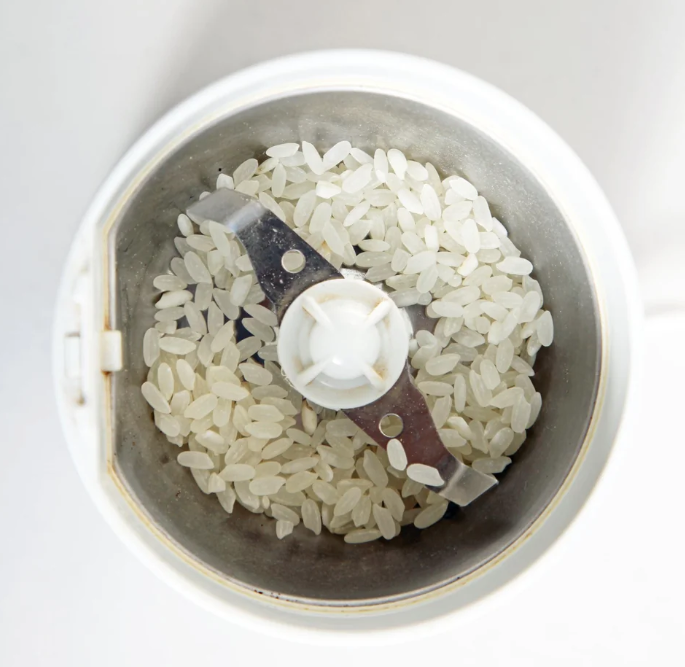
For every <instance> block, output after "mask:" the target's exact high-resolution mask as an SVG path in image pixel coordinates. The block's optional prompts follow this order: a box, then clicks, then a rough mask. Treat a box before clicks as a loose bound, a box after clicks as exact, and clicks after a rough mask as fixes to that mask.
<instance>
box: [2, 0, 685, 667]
mask: <svg viewBox="0 0 685 667" xmlns="http://www.w3.org/2000/svg"><path fill="white" fill-rule="evenodd" d="M684 22H685V3H682V2H679V1H678V0H672V1H670V2H669V1H667V0H652V1H651V2H650V1H648V0H644V1H634V2H629V1H627V0H625V1H621V0H575V1H573V2H570V1H566V0H564V1H558V0H555V1H551V0H517V1H516V2H512V1H507V0H501V1H496V0H479V1H478V2H470V3H466V2H462V1H461V0H444V1H442V2H441V1H439V0H421V2H415V1H411V2H410V1H406V0H384V1H375V2H374V1H371V0H367V1H362V0H359V1H357V0H348V1H347V2H344V3H332V2H322V1H320V0H319V1H318V2H315V1H310V0H305V1H302V0H298V1H297V2H289V3H286V2H277V1H276V0H247V1H245V0H99V1H98V2H89V1H88V0H61V1H60V2H51V1H50V0H33V1H29V0H26V1H24V2H19V1H18V0H14V1H11V0H2V1H1V2H0V84H1V87H0V202H2V214H1V215H2V232H3V237H2V238H3V244H2V250H3V252H2V256H1V260H0V284H1V285H2V295H1V296H0V298H1V299H2V303H3V306H4V315H3V320H2V325H3V326H2V328H0V339H1V343H0V344H1V345H2V350H3V352H4V357H3V359H4V364H3V368H2V371H1V375H0V399H1V400H0V415H1V416H2V423H3V425H4V426H5V428H4V433H3V438H2V443H1V444H0V447H1V448H2V450H1V451H2V466H0V536H1V537H0V665H3V667H5V666H7V667H15V666H19V665H21V666H24V665H27V666H29V665H30V666H33V665H44V664H51V665H59V666H61V665H69V666H70V667H80V666H81V665H84V666H91V665H98V666H99V665H103V666H109V665H127V666H136V665H162V664H163V665H165V666H166V667H173V666H175V665H184V666H185V665H202V667H210V666H212V665H227V664H229V665H232V664H236V665H237V664H247V662H248V660H250V663H249V664H251V665H255V667H261V665H262V664H267V662H268V664H272V662H273V661H275V660H276V657H277V655H278V656H279V658H278V659H279V663H280V664H281V665H284V666H286V667H287V666H289V665H294V664H296V663H297V664H304V665H314V664H316V665H320V664H321V660H322V658H323V657H324V656H323V655H322V651H321V649H318V648H314V647H302V646H298V645H295V644H292V645H290V644H287V643H276V642H274V641H271V640H269V639H266V638H264V637H262V636H260V635H257V634H253V633H250V632H247V631H244V630H241V629H240V628H237V627H234V626H230V625H228V624H226V623H225V622H223V621H221V620H219V619H217V618H214V617H213V616H211V615H209V614H207V613H205V612H204V611H202V610H200V609H198V608H195V607H193V606H192V605H190V604H189V603H188V602H186V600H185V599H183V598H181V597H180V596H179V595H177V594H176V593H175V592H173V591H172V590H170V589H168V588H167V587H166V586H165V585H163V584H162V583H160V582H159V581H157V580H156V579H155V577H154V576H153V575H152V574H151V573H149V572H148V571H147V570H146V569H144V567H143V566H142V565H141V564H140V563H139V562H138V561H136V560H135V559H134V558H133V556H131V555H130V554H129V553H128V552H127V551H126V550H125V548H124V547H123V546H122V545H121V544H120V543H119V541H118V540H117V538H116V537H115V536H114V535H113V533H112V532H111V531H110V529H109V528H108V527H107V526H106V525H105V524H104V522H103V521H102V520H101V518H100V517H99V515H98V514H97V512H96V510H95V508H94V506H93V505H92V503H91V501H90V500H89V498H88V496H87V495H86V493H85V491H84V489H83V487H82V486H81V483H80V481H79V479H78V477H77V475H76V472H75V470H74V468H73V466H72V464H71V461H70V459H69V456H68V453H67V450H66V445H65V443H64V439H63V437H62V435H61V432H60V428H59V424H58V421H57V415H56V411H55V406H54V402H53V396H52V385H51V378H50V370H49V369H50V348H49V339H50V327H51V320H52V308H53V302H54V297H55V294H56V288H57V281H58V277H59V273H60V270H61V266H62V264H63V261H64V259H65V256H66V253H67V249H68V246H69V244H70V242H71V238H72V236H73V234H74V232H75V230H76V228H77V225H78V221H79V218H80V216H81V215H82V214H83V212H84V210H85V207H86V206H87V204H88V202H89V201H90V199H91V198H92V196H93V194H94V192H95V190H96V188H97V186H98V185H99V183H100V182H101V181H102V180H103V178H104V177H105V176H106V174H107V172H108V171H109V170H110V169H111V167H112V166H113V164H114V163H115V161H116V160H117V159H118V158H119V157H120V156H121V155H122V153H123V152H124V151H125V150H126V149H127V148H128V146H129V145H130V144H131V143H132V142H133V141H134V140H135V138H136V137H137V136H138V135H139V134H140V133H141V132H142V131H143V130H144V129H145V128H146V127H147V126H149V125H150V124H151V123H152V122H153V121H154V120H155V119H156V118H157V117H158V116H159V115H160V114H161V113H163V112H164V111H166V110H167V109H169V108H170V107H171V106H172V105H174V104H175V103H176V102H178V101H180V100H181V99H182V98H184V97H185V96H187V95H188V94H189V93H191V92H194V91H195V90H197V89H198V88H200V87H201V86H203V85H205V84H207V83H209V82H211V81H213V80H215V79H216V78H218V77H220V76H222V75H225V74H228V73H230V72H233V71H235V70H237V69H239V68H241V67H244V66H246V65H249V64H252V63H254V62H257V61H259V60H263V59H265V58H267V57H272V56H277V55H280V54H284V53H289V52H295V51H299V50H305V49H313V48H323V47H331V46H338V47H342V46H350V47H354V46H359V47H379V48H386V49H394V50H402V51H408V52H411V53H416V54H419V55H424V56H428V57H432V58H435V59H437V60H441V61H444V62H447V63H449V64H452V65H454V66H457V67H460V68H462V69H464V70H466V71H469V72H471V73H473V74H476V75H477V76H480V77H482V78H484V79H486V80H487V81H489V82H491V83H494V84H495V85H497V86H499V87H501V88H502V89H504V90H505V91H506V92H508V93H510V94H512V95H514V96H515V97H517V98H518V99H519V100H521V101H522V102H523V103H525V104H526V105H528V106H529V107H530V108H532V110H533V111H535V112H536V113H538V114H539V115H540V116H541V117H542V118H543V119H544V120H546V121H547V122H548V123H549V124H550V125H551V126H552V127H553V128H554V129H556V130H557V132H559V133H560V134H561V136H562V137H564V138H565V139H566V140H567V141H568V143H570V145H571V146H572V147H573V148H574V149H575V150H576V151H577V152H578V153H579V154H580V156H581V158H582V159H583V160H585V162H586V163H587V164H588V166H589V167H590V169H591V170H592V171H593V172H594V174H595V176H596V177H597V178H598V180H599V182H600V184H601V185H602V187H603V188H604V189H605V191H606V193H607V195H608V196H609V198H610V200H611V201H612V204H613V205H614V207H615V209H616V212H617V214H618V216H619V218H620V219H621V221H622V223H623V225H624V228H625V232H626V235H627V236H628V239H629V242H630V244H631V246H632V248H633V251H634V253H635V257H636V262H637V264H638V267H639V268H640V270H641V271H642V272H643V275H644V284H645V285H647V286H648V287H649V289H650V290H651V289H652V287H653V286H656V287H657V288H658V289H659V291H660V295H656V294H651V293H650V294H649V300H650V303H651V304H653V305H651V306H650V310H651V311H656V310H659V309H661V308H662V307H663V306H667V305H668V303H669V302H670V301H672V300H673V299H674V298H675V295H676V292H677V286H676V284H675V283H673V282H672V283H670V286H669V284H668V283H665V282H664V279H666V278H668V275H669V270H668V268H664V267H666V266H667V265H666V264H665V263H664V262H663V261H661V260H659V259H658V258H659V257H661V256H662V255H660V253H662V252H663V250H662V249H661V248H662V247H663V246H666V247H667V248H668V249H669V252H671V253H673V254H675V253H676V252H677V251H678V249H680V250H681V251H682V249H683V248H685V201H684V199H683V197H682V189H683V180H684V177H685V42H684V41H683V40H682V31H683V25H684ZM650 267H651V268H650ZM655 269H658V271H656V270H655ZM680 285H681V286H682V283H680ZM681 296H682V292H681ZM683 334H685V330H684V329H681V332H680V336H681V337H682V335H683ZM657 335H658V331H657V329H656V328H655V326H654V325H652V326H651V327H650V329H649V331H648V340H647V343H648V344H649V343H650V341H651V342H652V343H654V344H655V345H656V339H657ZM661 348H662V349H659V347H655V348H652V349H653V350H656V351H655V352H653V354H654V356H653V357H651V363H652V364H654V365H655V366H657V368H656V370H652V371H651V372H650V374H649V375H648V376H647V377H646V382H655V383H657V384H656V385H655V387H656V388H654V389H651V390H650V391H646V392H645V394H644V398H643V401H642V404H641V406H640V410H641V412H642V414H643V418H642V419H640V420H639V427H638V428H637V429H636V431H635V432H634V433H632V434H630V435H631V437H630V438H628V439H626V440H625V442H624V445H623V446H622V447H621V448H620V449H619V450H618V451H616V453H615V455H614V458H613V460H612V462H611V465H610V466H609V469H608V472H607V474H606V475H605V477H604V479H603V481H602V483H601V485H600V487H599V489H598V491H597V493H596V494H595V495H594V496H593V499H592V501H591V503H590V505H589V506H588V507H587V508H586V511H585V512H584V514H583V515H582V517H581V520H580V521H579V522H577V523H576V524H575V525H574V526H573V528H572V530H571V531H570V532H569V533H568V534H567V536H566V537H565V539H564V540H562V542H561V543H560V544H559V545H558V546H557V547H556V548H555V550H554V551H553V552H552V554H551V555H550V556H549V557H548V558H546V559H545V560H544V562H543V563H541V565H540V566H539V567H538V568H537V571H536V572H534V574H533V576H532V577H530V578H529V579H530V580H529V585H528V586H526V587H525V588H524V589H523V590H521V591H517V593H516V595H510V596H506V599H503V601H502V604H501V605H500V606H499V607H498V608H497V609H496V610H495V611H491V612H489V614H488V615H487V616H486V617H481V618H479V619H478V620H477V621H474V622H471V623H470V624H468V625H466V624H461V625H457V624H455V627H454V631H453V632H452V633H450V634H449V635H443V636H440V637H438V638H436V639H435V640H433V642H432V643H431V644H430V645H429V644H428V642H426V641H423V642H411V641H410V642H409V643H408V644H406V645H404V646H402V647H392V648H387V649H367V650H365V651H364V653H363V654H362V653H360V652H359V651H358V650H355V649H352V648H349V647H348V648H344V647H343V648H341V649H338V650H335V651H332V652H331V653H330V654H326V655H325V659H326V662H327V663H328V664H331V665H337V664H342V663H343V662H344V661H345V662H347V661H350V660H354V662H355V664H359V665H365V664H367V663H368V664H370V662H371V661H372V660H373V661H374V662H376V661H380V660H382V661H384V662H386V661H389V660H391V661H394V662H395V663H397V664H400V665H402V664H410V661H414V660H420V659H424V660H425V659H426V658H425V656H427V655H432V656H434V657H433V658H429V660H431V661H434V660H435V656H438V655H443V656H444V657H445V658H447V659H448V660H449V661H450V663H453V664H460V665H475V664H478V665H499V664H505V663H506V664H515V665H518V664H521V665H527V666H534V665H544V666H545V667H548V666H549V665H554V666H555V667H558V666H561V665H642V664H652V665H660V666H663V665H676V664H683V663H684V662H685V647H684V646H683V643H682V635H683V631H684V630H685V615H684V613H683V611H682V599H683V595H684V594H685V577H684V575H683V567H682V542H683V538H682V532H683V509H685V503H684V502H683V499H682V495H681V492H680V489H681V487H682V484H681V483H679V482H678V481H677V479H678V477H677V476H678V475H681V474H682V471H683V469H684V466H683V459H684V454H683V446H684V445H685V442H683V440H684V439H685V438H684V436H683V431H682V429H677V428H672V421H671V420H668V419H667V418H666V417H665V416H667V415H669V414H679V413H680V412H681V411H682V407H681V403H680V402H681V398H682V395H683V389H682V386H681V385H679V384H678V383H677V382H676V381H674V380H673V378H676V379H677V378H678V376H679V375H680V376H681V377H682V374H683V373H684V372H685V359H684V358H683V357H682V355H681V357H680V360H679V361H678V362H673V361H672V359H671V357H670V355H669V352H668V350H667V349H666V348H664V346H661ZM678 364H680V365H679V366H678ZM657 410H658V412H657ZM657 456H658V457H659V462H658V464H657V463H656V460H657V459H656V457H657ZM652 461H654V463H652ZM253 651H255V652H257V653H258V655H260V656H261V658H260V659H253V658H251V657H250V656H251V654H252V652H253ZM277 652H278V654H277ZM421 656H424V657H423V658H421Z"/></svg>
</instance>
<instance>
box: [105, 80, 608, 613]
mask: <svg viewBox="0 0 685 667" xmlns="http://www.w3.org/2000/svg"><path fill="white" fill-rule="evenodd" d="M342 139H349V140H350V141H351V142H352V143H353V145H356V146H358V147H361V148H363V149H366V150H367V151H371V152H373V150H374V149H375V148H377V147H381V148H385V149H388V148H391V147H396V148H400V149H402V150H403V151H405V152H406V154H407V155H408V156H411V157H412V158H413V159H415V160H419V161H426V160H430V161H431V162H432V163H433V164H434V165H435V166H436V167H437V168H438V169H439V170H441V172H442V173H443V174H445V175H447V174H453V173H456V174H461V175H464V176H465V177H466V178H468V179H469V180H470V181H471V182H473V183H474V184H475V186H476V187H477V188H478V190H479V191H480V192H481V193H482V194H483V195H484V196H485V197H486V198H487V199H488V201H489V202H490V204H491V207H492V210H493V212H494V214H495V215H496V216H497V217H498V218H499V219H500V220H502V221H503V222H504V224H505V225H506V226H507V228H508V229H509V231H510V235H511V238H512V239H513V241H514V242H515V243H516V245H517V246H518V247H519V248H520V249H521V250H522V252H523V253H524V255H525V256H526V257H529V258H530V259H531V261H532V262H533V264H534V266H535V276H536V277H537V279H538V280H539V281H540V283H541V285H542V287H543V290H544V294H545V306H546V307H548V308H549V309H550V310H551V311H552V313H553V315H554V318H555V328H556V339H555V342H554V345H553V346H552V347H551V348H549V349H545V350H542V351H541V352H540V354H539V358H538V363H537V366H536V375H535V384H536V386H537V387H538V388H539V391H540V392H541V393H542V395H543V397H544V404H543V409H542V413H541V416H540V419H539V421H538V422H537V423H536V425H535V427H534V428H533V429H532V430H531V431H530V434H529V437H528V440H527V441H526V443H525V445H524V446H523V447H522V449H521V450H520V451H519V453H518V454H517V455H516V456H515V458H514V463H513V465H511V466H510V468H509V469H508V470H507V471H506V472H505V473H504V474H503V475H501V476H500V485H499V487H497V488H495V489H494V490H492V491H490V492H489V493H487V494H485V495H484V496H482V497H481V498H479V499H478V500H477V501H476V502H474V503H473V504H472V505H470V506H469V507H466V508H463V509H456V508H455V510H454V511H453V512H450V513H449V515H448V516H449V518H447V519H445V520H443V521H441V522H440V523H439V524H438V525H436V526H434V527H432V528H430V529H429V530H425V531H419V530H416V529H414V528H413V527H409V528H405V529H403V531H402V533H401V535H400V537H399V538H398V539H395V540H392V541H391V542H382V541H379V542H373V543H369V544H364V545H347V544H345V543H344V542H343V540H342V539H341V538H340V537H339V536H334V535H331V534H329V533H327V532H325V531H324V533H323V534H322V535H321V536H318V537H317V536H314V535H313V534H312V533H310V532H309V531H306V530H305V529H304V528H303V527H302V526H300V527H298V528H296V530H295V532H294V535H293V536H292V537H291V538H289V539H286V540H283V541H280V540H277V539H275V536H274V526H273V522H272V521H271V520H270V519H269V518H267V517H265V516H261V515H255V514H252V513H250V512H248V511H246V510H244V509H243V508H242V507H239V508H238V509H236V511H235V512H234V514H233V515H232V516H229V515H227V514H226V513H225V512H224V510H223V509H222V508H221V506H220V505H219V503H218V502H217V501H216V498H214V497H213V496H207V495H205V494H203V493H202V492H201V491H200V489H199V488H198V486H197V484H196V483H195V481H194V480H193V478H192V476H191V475H190V472H189V470H187V469H185V468H182V467H181V466H179V465H178V464H177V463H176V456H177V454H178V448H177V447H175V446H174V445H171V444H169V443H168V442H167V441H166V438H165V437H164V436H163V435H162V434H161V433H160V432H158V431H157V430H156V428H155V426H154V424H153V421H152V418H151V414H150V409H149V406H148V405H147V404H146V402H145V401H144V399H143V397H142V396H141V393H140V385H141V383H142V382H143V381H144V379H145V377H146V373H147V369H146V367H145V365H144V363H143V357H142V339H143V334H144V332H145V330H146V329H147V328H149V326H150V324H151V322H153V316H154V313H155V307H154V301H155V300H156V297H157V294H158V293H157V292H156V290H154V288H153V286H152V280H153V278H154V277H155V276H157V275H159V274H160V273H163V272H165V271H167V270H168V266H169V261H170V259H171V258H172V257H174V256H177V252H176V249H175V247H174V243H173V239H174V236H176V235H177V228H176V217H177V216H178V214H179V213H180V212H182V211H184V210H185V208H186V207H187V206H188V205H189V203H191V202H193V201H195V200H196V199H197V197H198V195H199V194H200V192H202V191H203V190H211V189H213V187H214V184H215V181H216V178H217V176H218V174H220V173H221V172H222V171H224V172H226V173H229V174H230V173H232V171H233V170H234V169H235V167H236V166H237V165H238V164H240V163H241V162H242V161H243V160H245V159H247V158H249V157H256V158H259V159H263V158H264V157H265V155H264V151H265V149H266V148H268V147H269V146H271V145H273V144H279V143H283V142H287V141H298V142H299V141H302V140H306V141H310V142H312V143H314V144H315V145H316V146H317V147H318V148H319V149H320V150H326V149H328V148H330V147H331V146H332V145H333V144H335V143H336V142H338V141H340V140H342ZM108 244H109V253H110V258H111V261H112V280H111V282H110V284H109V294H110V299H111V301H110V312H111V318H112V322H111V326H112V328H114V329H117V330H119V331H121V332H122V333H123V341H124V345H123V349H124V364H123V370H122V371H120V372H118V373H115V374H114V375H113V377H112V411H113V417H112V423H113V449H114V462H115V466H114V471H115V473H116V474H117V475H118V476H119V477H120V479H121V481H122V483H123V485H124V486H125V487H126V489H127V490H128V491H129V493H130V494H131V496H132V497H133V499H134V500H135V502H136V503H137V504H139V505H140V507H141V508H143V510H144V511H145V513H146V514H147V515H148V516H149V518H150V520H151V521H152V522H153V523H154V524H156V525H157V526H158V527H159V528H160V529H161V530H162V531H164V533H165V534H166V535H167V536H168V537H169V539H171V540H172V541H173V542H175V543H176V544H177V545H178V546H179V547H180V548H181V549H183V550H184V551H185V552H186V553H188V554H189V555H190V556H192V557H193V558H195V559H197V560H198V561H200V562H201V563H203V564H204V565H205V566H207V567H208V568H211V570H213V571H214V572H216V573H217V574H218V575H219V576H221V577H225V578H227V579H230V580H232V581H233V582H236V583H237V584H239V585H241V586H244V587H245V588H248V589H252V590H255V591H259V592H261V593H263V594H264V595H267V596H278V597H286V598H289V599H291V600H294V601H306V602H308V603H310V604H316V605H373V604H375V603H378V602H386V601H388V600H397V599H401V598H406V597H411V596H416V595H419V594H421V593H422V592H425V591H427V590H430V589H435V588H437V587H440V586H443V585H445V584H446V583H448V582H453V581H455V580H457V579H459V578H460V577H463V576H464V575H466V574H467V573H469V572H472V571H473V570H475V569H477V568H479V567H482V566H483V564H485V563H487V562H488V561H489V560H491V559H492V558H493V557H494V556H496V555H497V554H499V553H500V552H502V550H504V549H506V547H508V546H509V545H511V544H512V543H513V542H514V541H515V540H517V539H518V538H519V537H520V536H521V535H522V534H523V533H524V532H525V531H526V530H527V529H528V528H529V527H530V526H531V524H532V522H533V521H534V520H535V519H536V518H537V517H538V516H539V515H540V513H541V512H542V511H543V510H544V508H545V507H546V506H547V505H548V504H549V503H550V502H551V501H552V499H553V498H554V496H555V494H556V493H557V491H558V490H559V488H560V486H561V485H562V483H563V482H564V479H565V478H566V476H567V474H568V472H569V470H570V469H571V466H572V465H573V463H574V461H575V459H576V457H577V456H578V452H579V450H580V446H581V444H582V442H583V439H584V437H585V434H586V432H587V429H588V425H589V423H590V419H591V417H592V413H593V410H594V407H595V399H596V395H597V387H598V381H599V374H600V327H601V325H600V317H599V312H598V308H597V303H596V298H595V292H594V288H593V281H592V278H591V276H590V272H589V269H588V266H587V264H586V262H585V261H584V259H583V251H582V248H581V247H580V245H579V243H578V240H577V239H576V237H575V235H574V233H573V231H572V229H571V228H570V226H569V223H568V221H567V220H566V219H565V217H564V214H563V212H562V211H560V210H559V208H558V206H557V205H556V204H555V202H554V200H553V199H552V197H551V196H550V194H549V193H548V192H546V191H545V188H544V187H543V186H542V184H541V183H540V182H539V181H538V180H537V179H536V177H535V176H534V175H533V174H532V173H530V171H529V170H528V169H527V168H526V166H525V165H524V164H522V163H521V161H520V160H519V159H518V158H517V157H516V156H514V155H512V154H510V153H509V152H507V150H505V149H504V148H503V147H502V146H499V145H497V143H495V142H494V141H493V140H492V139H490V138H489V137H488V136H487V135H486V134H485V133H484V132H483V131H481V130H480V129H479V128H477V127H474V126H473V125H471V124H469V123H467V122H465V121H464V120H462V119H460V118H459V117H457V116H455V115H452V114H449V113H446V112H445V111H442V110H440V109H438V108H435V107H433V106H431V105H430V103H427V102H425V101H424V102H418V101H413V100H408V99H402V98H400V97H397V96H393V95H389V94H380V93H375V92H367V91H361V90H335V91H323V90H322V91H312V92H307V93H302V94H301V93H296V94H291V95H282V96H279V97H278V98H277V99H270V100H263V101H261V100H260V101H257V102H255V103H254V104H253V105H251V106H250V107H249V108H244V109H240V110H237V111H236V112H234V113H226V114H225V115H223V116H221V117H218V118H215V119H213V120H211V121H210V122H207V123H206V124H201V125H199V126H197V127H195V128H193V132H192V135H191V136H189V137H188V138H186V139H185V140H184V141H183V143H182V144H181V145H180V146H178V147H177V148H176V149H175V150H174V151H173V152H171V153H170V154H169V155H166V156H164V158H163V159H161V160H160V161H159V163H158V164H157V165H155V167H154V169H153V170H152V171H151V172H149V173H148V174H146V175H145V177H144V179H143V180H142V181H141V182H140V184H139V185H138V187H137V189H136V191H135V193H134V194H133V195H132V196H131V197H130V198H129V199H128V200H127V201H126V202H125V204H124V206H123V207H122V209H121V211H120V213H119V214H118V216H117V217H116V220H115V221H114V224H113V225H112V226H111V228H110V230H109V235H108ZM398 572H401V573H402V576H398Z"/></svg>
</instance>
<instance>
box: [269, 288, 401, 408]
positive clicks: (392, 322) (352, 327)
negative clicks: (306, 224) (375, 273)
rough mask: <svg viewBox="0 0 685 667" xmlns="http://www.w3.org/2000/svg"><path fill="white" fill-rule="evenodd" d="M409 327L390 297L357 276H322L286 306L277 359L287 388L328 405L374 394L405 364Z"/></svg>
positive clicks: (346, 404)
mask: <svg viewBox="0 0 685 667" xmlns="http://www.w3.org/2000/svg"><path fill="white" fill-rule="evenodd" d="M408 352H409V331H408V330H407V326H406V323H405V319H404V318H403V317H402V314H401V312H400V310H399V308H398V307H397V306H396V305H395V303H394V301H393V300H392V299H391V298H390V297H389V296H388V295H387V294H386V293H385V292H383V290H381V289H379V288H378V287H374V286H373V285H371V284H370V283H367V282H365V281H363V280H354V279H344V278H343V279H338V280H326V281H324V282H321V283H318V284H316V285H313V286H312V287H310V288H309V289H307V290H305V291H304V292H303V293H302V294H300V296H298V297H297V299H295V301H293V303H292V305H291V306H290V308H288V310H287V311H286V313H285V315H284V317H283V321H282V322H281V328H280V332H279V336H278V358H279V361H280V362H281V367H282V368H283V372H284V373H285V375H286V377H287V378H288V380H289V381H290V382H291V384H292V385H293V387H295V389H297V391H299V392H300V393H301V394H302V395H303V396H304V397H305V398H308V399H310V400H312V401H313V402H314V403H317V404H318V405H321V406H323V407H326V408H332V409H334V410H343V409H346V408H356V407H359V406H362V405H367V404H368V403H371V402H373V401H375V400H376V399H378V398H380V397H381V396H382V395H383V394H385V392H387V391H388V389H390V387H392V386H393V384H395V382H396V381H397V379H398V378H399V376H400V374H401V373H402V370H403V369H404V367H405V365H406V363H407V354H408Z"/></svg>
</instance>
